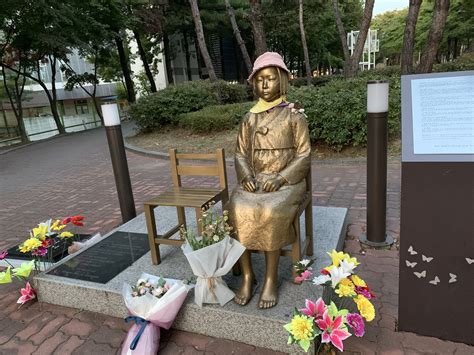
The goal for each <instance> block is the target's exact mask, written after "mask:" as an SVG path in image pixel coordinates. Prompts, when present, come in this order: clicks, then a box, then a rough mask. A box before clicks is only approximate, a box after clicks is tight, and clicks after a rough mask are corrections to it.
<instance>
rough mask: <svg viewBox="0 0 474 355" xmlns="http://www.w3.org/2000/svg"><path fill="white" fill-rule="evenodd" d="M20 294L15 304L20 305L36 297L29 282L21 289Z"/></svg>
mask: <svg viewBox="0 0 474 355" xmlns="http://www.w3.org/2000/svg"><path fill="white" fill-rule="evenodd" d="M20 292H21V297H20V298H19V299H18V301H16V303H20V304H22V305H23V304H25V303H26V302H28V301H30V300H32V299H34V298H35V297H36V292H35V290H34V289H33V287H31V285H30V283H29V282H27V283H26V285H25V288H22V289H21V291H20Z"/></svg>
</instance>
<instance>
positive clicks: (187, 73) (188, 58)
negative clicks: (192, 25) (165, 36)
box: [183, 30, 193, 81]
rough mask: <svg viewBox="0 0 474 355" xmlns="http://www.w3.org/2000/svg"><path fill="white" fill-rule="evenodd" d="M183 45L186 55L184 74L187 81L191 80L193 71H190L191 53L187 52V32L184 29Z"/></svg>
mask: <svg viewBox="0 0 474 355" xmlns="http://www.w3.org/2000/svg"><path fill="white" fill-rule="evenodd" d="M183 46H184V55H185V57H186V75H187V77H188V80H189V81H192V80H193V73H192V72H191V55H190V54H189V42H188V34H187V33H186V30H183Z"/></svg>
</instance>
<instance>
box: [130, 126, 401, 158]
mask: <svg viewBox="0 0 474 355" xmlns="http://www.w3.org/2000/svg"><path fill="white" fill-rule="evenodd" d="M134 135H135V134H134V133H130V134H128V135H126V136H125V137H124V145H125V149H127V150H128V151H130V152H132V153H136V154H139V155H143V156H146V157H151V158H156V159H163V160H169V159H170V157H169V154H168V153H163V152H155V151H151V150H147V149H143V148H140V147H137V146H134V145H132V144H130V143H127V139H128V138H130V137H132V136H134ZM225 161H226V163H227V164H231V165H233V164H234V159H232V158H226V160H225ZM400 161H401V156H399V157H388V162H389V163H390V162H400ZM311 162H312V164H315V165H317V164H323V165H335V164H339V165H341V164H342V165H346V164H347V165H350V164H366V163H367V158H364V157H361V158H352V159H328V160H318V159H313V160H312V161H311Z"/></svg>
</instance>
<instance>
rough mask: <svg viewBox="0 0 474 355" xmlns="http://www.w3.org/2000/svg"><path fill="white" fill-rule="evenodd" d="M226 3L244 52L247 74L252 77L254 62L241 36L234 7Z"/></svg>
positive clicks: (233, 29)
mask: <svg viewBox="0 0 474 355" xmlns="http://www.w3.org/2000/svg"><path fill="white" fill-rule="evenodd" d="M224 1H225V7H226V9H227V13H228V14H229V19H230V23H231V25H232V31H233V32H234V36H235V39H236V41H237V43H238V45H239V48H240V51H241V52H242V58H243V59H244V63H245V67H246V68H247V74H249V75H250V73H251V72H252V61H251V60H250V56H249V52H247V47H245V42H244V40H243V38H242V36H241V34H240V30H239V26H238V25H237V21H236V20H235V12H234V9H233V7H232V6H231V5H230V1H229V0H224Z"/></svg>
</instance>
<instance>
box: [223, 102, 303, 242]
mask: <svg viewBox="0 0 474 355" xmlns="http://www.w3.org/2000/svg"><path fill="white" fill-rule="evenodd" d="M310 154H311V144H310V140H309V132H308V125H307V123H306V119H305V116H304V115H303V114H301V113H300V112H298V111H296V110H292V109H291V108H289V107H288V106H286V107H281V106H277V107H275V108H273V109H271V110H269V111H265V112H262V113H257V114H255V113H248V114H247V116H246V117H245V118H244V120H243V122H242V124H241V126H240V132H239V136H238V138H237V147H236V154H235V169H236V172H237V179H238V182H239V185H238V186H237V187H236V188H235V189H234V190H233V191H232V195H231V198H230V202H229V207H228V209H229V217H230V221H231V223H232V225H233V227H234V230H235V231H236V236H237V239H238V240H239V241H240V242H241V243H242V244H243V245H244V246H245V247H246V248H247V249H250V250H264V251H273V250H278V249H281V248H282V247H284V246H285V245H288V244H291V243H292V242H293V241H294V238H295V230H294V227H293V221H294V219H295V216H296V212H297V209H298V206H299V204H300V203H301V201H302V200H303V198H304V196H305V192H306V182H305V177H306V175H307V173H308V169H310V166H311V157H310ZM249 175H251V176H254V177H255V179H256V180H257V183H256V185H257V191H256V192H247V191H245V190H244V189H243V188H242V186H241V185H240V183H241V182H242V181H243V179H244V178H245V177H247V176H249ZM277 175H280V176H282V177H283V178H284V179H285V180H286V183H285V184H284V185H283V186H282V187H281V188H280V189H279V190H278V191H275V192H265V191H263V190H262V187H263V184H264V183H265V181H267V179H269V178H274V177H276V176H277Z"/></svg>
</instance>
